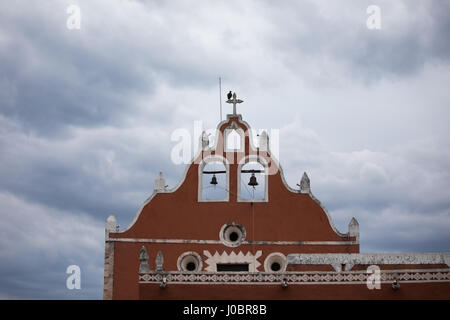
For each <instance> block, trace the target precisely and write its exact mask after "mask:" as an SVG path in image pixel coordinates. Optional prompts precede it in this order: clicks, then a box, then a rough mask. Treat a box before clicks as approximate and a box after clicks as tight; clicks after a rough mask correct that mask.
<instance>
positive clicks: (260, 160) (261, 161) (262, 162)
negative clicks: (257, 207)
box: [237, 155, 269, 202]
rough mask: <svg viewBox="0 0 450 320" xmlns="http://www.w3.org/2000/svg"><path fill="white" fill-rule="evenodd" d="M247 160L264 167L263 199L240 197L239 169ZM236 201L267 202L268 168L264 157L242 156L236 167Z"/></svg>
mask: <svg viewBox="0 0 450 320" xmlns="http://www.w3.org/2000/svg"><path fill="white" fill-rule="evenodd" d="M249 162H256V163H259V164H260V165H262V166H263V168H264V173H263V176H264V199H242V198H241V170H242V167H243V166H245V165H246V164H247V163H249ZM237 202H269V170H268V164H267V161H266V159H265V158H264V157H261V156H259V155H248V156H245V157H243V158H242V159H241V160H240V161H239V164H238V167H237Z"/></svg>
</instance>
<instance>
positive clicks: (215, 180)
mask: <svg viewBox="0 0 450 320" xmlns="http://www.w3.org/2000/svg"><path fill="white" fill-rule="evenodd" d="M210 184H212V185H214V186H215V185H216V184H217V178H216V175H215V174H213V176H212V179H211V182H210Z"/></svg>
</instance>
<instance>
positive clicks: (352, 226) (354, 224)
mask: <svg viewBox="0 0 450 320" xmlns="http://www.w3.org/2000/svg"><path fill="white" fill-rule="evenodd" d="M348 235H349V236H350V237H356V240H359V223H358V221H357V220H356V219H355V218H352V220H350V223H349V224H348Z"/></svg>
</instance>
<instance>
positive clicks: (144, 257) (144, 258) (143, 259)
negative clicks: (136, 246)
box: [139, 246, 150, 273]
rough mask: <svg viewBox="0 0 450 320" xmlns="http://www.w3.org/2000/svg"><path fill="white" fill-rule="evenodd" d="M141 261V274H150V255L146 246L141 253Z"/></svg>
mask: <svg viewBox="0 0 450 320" xmlns="http://www.w3.org/2000/svg"><path fill="white" fill-rule="evenodd" d="M139 261H140V262H141V263H140V264H139V273H149V272H150V266H149V265H148V254H147V250H145V247H144V246H142V248H141V251H140V252H139Z"/></svg>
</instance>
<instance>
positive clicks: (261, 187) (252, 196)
mask: <svg viewBox="0 0 450 320" xmlns="http://www.w3.org/2000/svg"><path fill="white" fill-rule="evenodd" d="M266 184H267V176H266V174H265V168H264V166H263V165H262V164H261V163H259V162H256V161H250V162H247V163H245V164H244V165H243V166H242V167H241V169H240V171H239V200H243V201H264V200H267V185H266Z"/></svg>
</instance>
